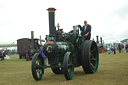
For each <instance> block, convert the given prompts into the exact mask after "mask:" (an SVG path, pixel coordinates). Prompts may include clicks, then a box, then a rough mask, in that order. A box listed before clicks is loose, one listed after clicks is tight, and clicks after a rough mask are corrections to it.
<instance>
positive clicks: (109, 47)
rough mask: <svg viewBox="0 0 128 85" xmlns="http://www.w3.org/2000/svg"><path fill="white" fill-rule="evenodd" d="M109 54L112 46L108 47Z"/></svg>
mask: <svg viewBox="0 0 128 85" xmlns="http://www.w3.org/2000/svg"><path fill="white" fill-rule="evenodd" d="M108 49H109V50H108V52H109V54H110V53H111V46H110V44H109V45H108Z"/></svg>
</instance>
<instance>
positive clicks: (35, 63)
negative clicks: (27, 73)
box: [31, 53, 44, 81]
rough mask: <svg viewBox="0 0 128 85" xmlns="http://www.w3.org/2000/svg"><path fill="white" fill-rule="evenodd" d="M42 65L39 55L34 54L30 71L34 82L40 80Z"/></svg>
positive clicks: (42, 72) (42, 70) (42, 73)
mask: <svg viewBox="0 0 128 85" xmlns="http://www.w3.org/2000/svg"><path fill="white" fill-rule="evenodd" d="M43 65H44V63H43V58H42V57H41V55H40V54H39V53H35V54H34V56H33V58H32V64H31V70H32V75H33V78H34V79H35V80H36V81H39V80H41V79H42V77H43V75H44V68H43V67H42V66H43Z"/></svg>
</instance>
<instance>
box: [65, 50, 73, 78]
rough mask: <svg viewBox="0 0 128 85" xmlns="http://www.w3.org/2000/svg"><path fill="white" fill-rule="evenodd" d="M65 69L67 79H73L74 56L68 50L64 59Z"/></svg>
mask: <svg viewBox="0 0 128 85" xmlns="http://www.w3.org/2000/svg"><path fill="white" fill-rule="evenodd" d="M63 70H64V76H65V78H66V79H67V80H71V79H72V78H73V76H74V64H73V56H72V55H71V53H70V52H67V53H66V54H65V55H64V60H63Z"/></svg>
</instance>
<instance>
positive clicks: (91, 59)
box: [81, 40, 99, 74]
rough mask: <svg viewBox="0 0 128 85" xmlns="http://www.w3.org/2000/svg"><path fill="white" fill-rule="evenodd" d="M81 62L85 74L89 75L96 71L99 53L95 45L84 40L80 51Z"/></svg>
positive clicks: (90, 41)
mask: <svg viewBox="0 0 128 85" xmlns="http://www.w3.org/2000/svg"><path fill="white" fill-rule="evenodd" d="M81 62H82V67H83V70H84V72H85V73H88V74H91V73H94V72H96V71H97V69H98V63H99V53H98V48H97V45H96V43H95V42H94V41H92V40H86V41H84V43H83V46H82V50H81Z"/></svg>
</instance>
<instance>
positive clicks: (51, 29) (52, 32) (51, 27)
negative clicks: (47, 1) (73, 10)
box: [47, 8, 56, 37]
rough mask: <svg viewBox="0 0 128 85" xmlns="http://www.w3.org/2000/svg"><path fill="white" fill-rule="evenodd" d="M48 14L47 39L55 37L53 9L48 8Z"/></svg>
mask: <svg viewBox="0 0 128 85" xmlns="http://www.w3.org/2000/svg"><path fill="white" fill-rule="evenodd" d="M47 10H48V12H49V37H55V36H56V28H55V10H56V9H55V8H48V9H47Z"/></svg>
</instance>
